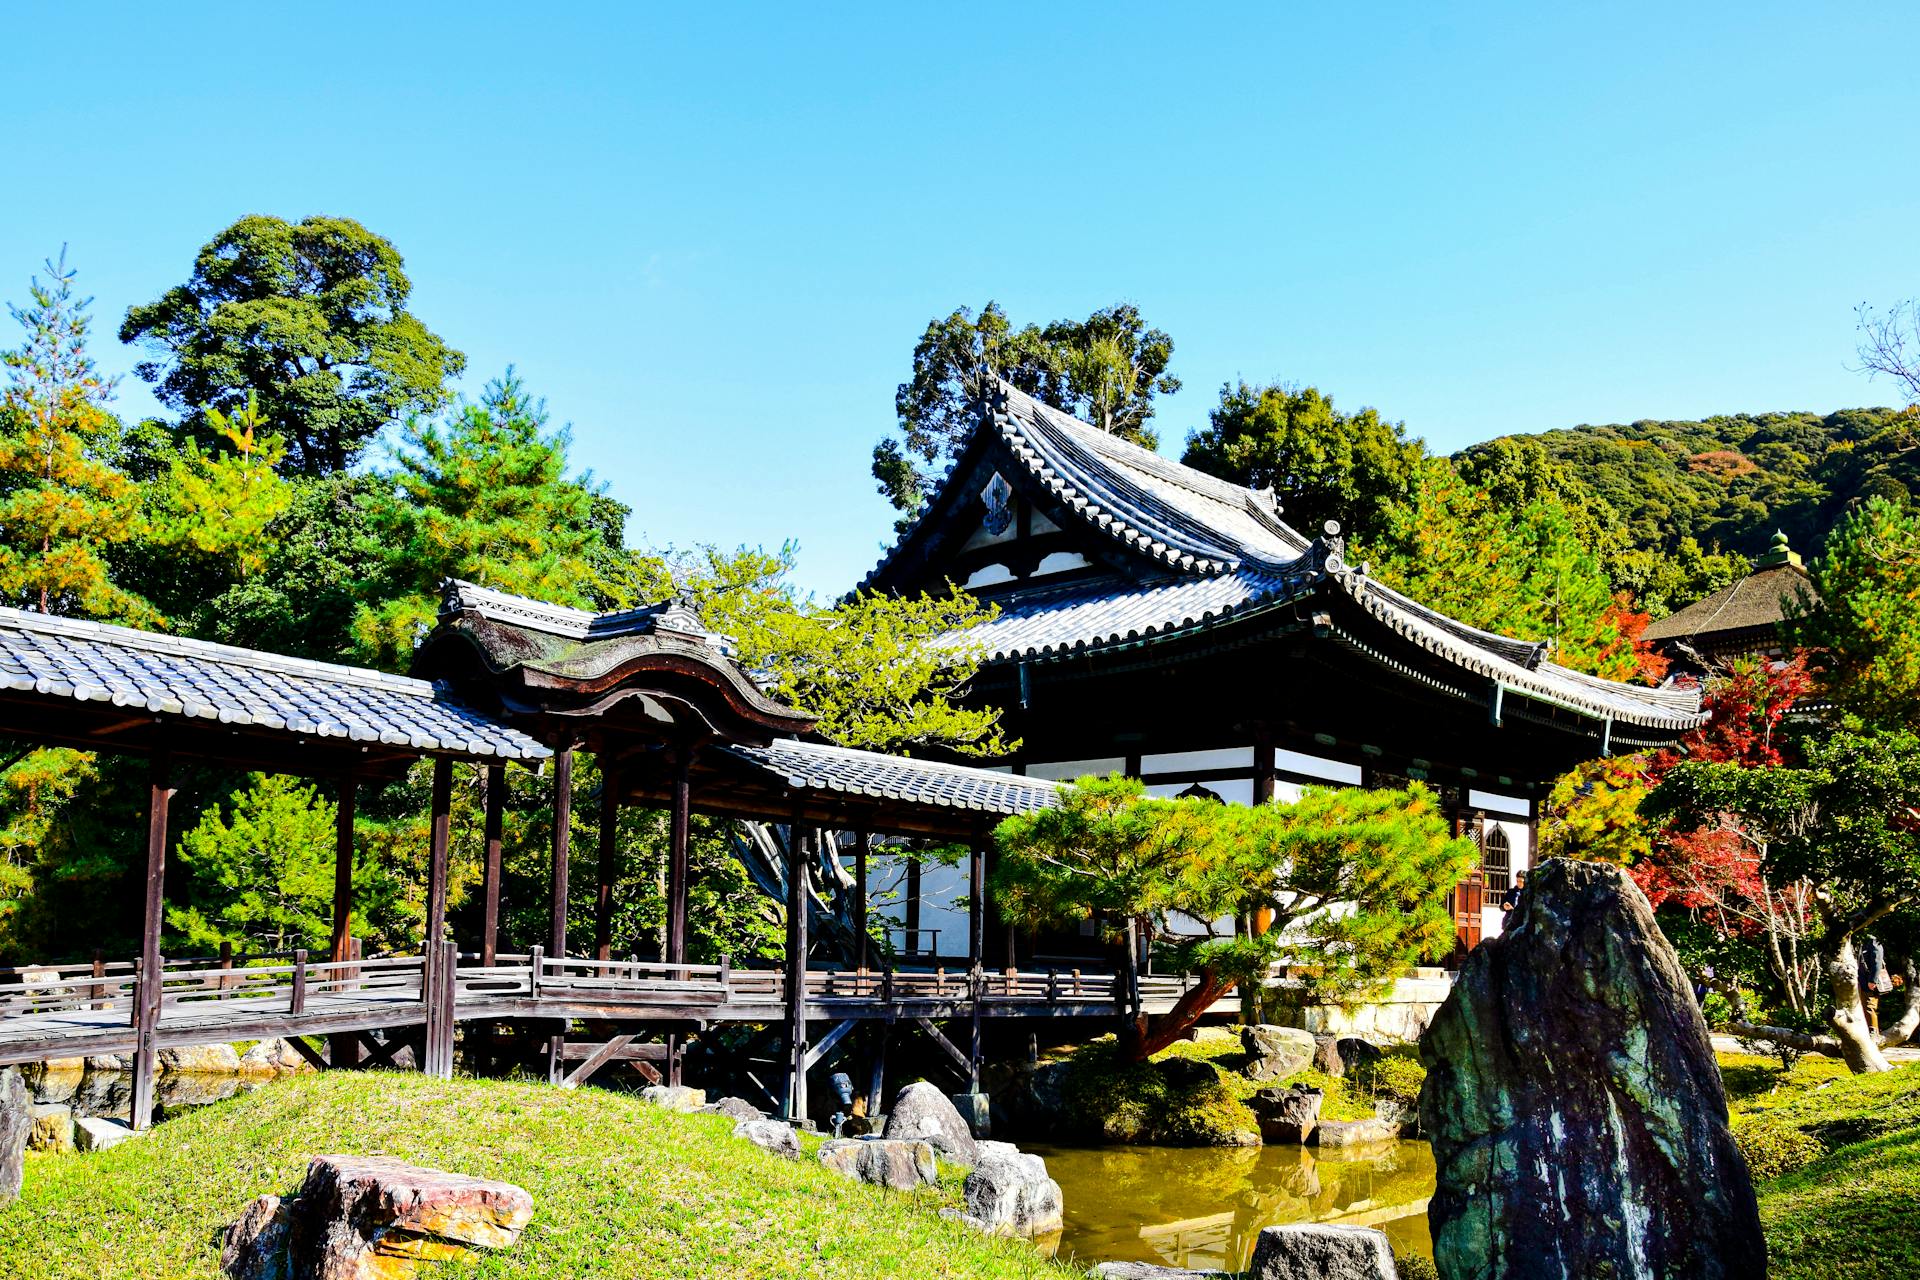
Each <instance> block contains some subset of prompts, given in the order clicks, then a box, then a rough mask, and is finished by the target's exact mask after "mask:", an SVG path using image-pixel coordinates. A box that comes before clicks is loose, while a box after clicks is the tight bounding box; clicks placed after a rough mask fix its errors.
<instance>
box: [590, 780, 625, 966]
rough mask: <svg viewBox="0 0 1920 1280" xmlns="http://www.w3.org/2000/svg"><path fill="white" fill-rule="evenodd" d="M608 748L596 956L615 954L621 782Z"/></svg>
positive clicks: (596, 890) (597, 871) (597, 870)
mask: <svg viewBox="0 0 1920 1280" xmlns="http://www.w3.org/2000/svg"><path fill="white" fill-rule="evenodd" d="M615 770H616V766H615V764H614V762H613V758H612V756H611V754H610V753H608V752H604V751H603V752H601V753H600V849H599V853H598V855H597V856H596V857H595V858H594V887H593V958H594V959H596V960H611V959H612V958H613V886H614V882H615V881H616V880H618V879H619V876H620V786H619V781H618V779H617V777H616V773H615Z"/></svg>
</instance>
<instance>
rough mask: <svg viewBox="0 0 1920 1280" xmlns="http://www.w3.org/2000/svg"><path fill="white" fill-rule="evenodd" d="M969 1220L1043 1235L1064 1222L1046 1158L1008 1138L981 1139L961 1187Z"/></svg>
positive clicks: (1000, 1231)
mask: <svg viewBox="0 0 1920 1280" xmlns="http://www.w3.org/2000/svg"><path fill="white" fill-rule="evenodd" d="M961 1195H962V1197H963V1198H964V1199H965V1201H966V1206H967V1213H966V1216H967V1218H968V1220H969V1221H971V1222H972V1223H973V1224H974V1225H976V1226H978V1227H979V1228H980V1229H981V1230H983V1231H988V1232H991V1233H992V1234H994V1235H1010V1236H1044V1235H1049V1234H1053V1233H1056V1232H1058V1231H1059V1230H1060V1229H1061V1227H1062V1226H1063V1225H1064V1219H1063V1216H1062V1215H1063V1212H1064V1207H1063V1204H1062V1201H1061V1198H1060V1184H1059V1183H1057V1182H1055V1181H1054V1180H1053V1179H1052V1178H1050V1177H1048V1176H1047V1162H1046V1161H1045V1160H1042V1159H1041V1158H1040V1157H1039V1156H1036V1155H1032V1154H1030V1153H1028V1152H1024V1151H1021V1150H1020V1149H1019V1148H1017V1147H1015V1146H1014V1145H1013V1144H1012V1143H1010V1142H982V1143H980V1144H979V1159H978V1161H977V1162H976V1163H975V1164H974V1166H973V1169H972V1171H971V1172H969V1173H968V1174H967V1180H966V1182H965V1183H964V1184H963V1185H962V1187H961Z"/></svg>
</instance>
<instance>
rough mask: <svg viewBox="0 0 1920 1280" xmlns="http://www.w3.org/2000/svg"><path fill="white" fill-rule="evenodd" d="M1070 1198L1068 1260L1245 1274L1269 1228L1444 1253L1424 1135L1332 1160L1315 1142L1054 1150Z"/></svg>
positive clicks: (1050, 1155)
mask: <svg viewBox="0 0 1920 1280" xmlns="http://www.w3.org/2000/svg"><path fill="white" fill-rule="evenodd" d="M1031 1150H1032V1151H1033V1152H1034V1154H1036V1155H1040V1156H1044V1157H1046V1161H1047V1172H1048V1173H1050V1174H1052V1175H1053V1177H1054V1179H1055V1180H1056V1181H1058V1182H1059V1183H1060V1190H1061V1194H1062V1196H1063V1198H1064V1199H1065V1201H1066V1220H1067V1221H1066V1231H1065V1233H1064V1234H1063V1236H1062V1238H1061V1241H1060V1254H1061V1256H1062V1257H1071V1258H1074V1259H1077V1260H1078V1261H1080V1262H1081V1263H1084V1264H1091V1263H1094V1262H1110V1261H1131V1262H1154V1263H1159V1264H1160V1265H1162V1266H1169V1267H1194V1268H1197V1269H1203V1270H1221V1271H1240V1270H1243V1269H1245V1267H1246V1266H1247V1264H1248V1262H1249V1261H1250V1260H1251V1258H1252V1254H1253V1244H1254V1240H1255V1238H1256V1237H1257V1236H1258V1235H1259V1233H1260V1229H1261V1228H1262V1227H1272V1226H1278V1225H1280V1224H1282V1223H1289V1222H1340V1223H1345V1224H1347V1225H1349V1226H1365V1227H1378V1228H1380V1229H1381V1230H1382V1231H1384V1232H1386V1233H1387V1237H1388V1238H1389V1239H1390V1240H1392V1241H1393V1248H1394V1252H1396V1253H1419V1254H1425V1255H1427V1256H1429V1257H1431V1256H1432V1254H1433V1240H1432V1237H1431V1236H1430V1235H1429V1234H1428V1232H1427V1200H1428V1198H1429V1197H1431V1196H1432V1195H1433V1182H1434V1169H1433V1152H1432V1151H1431V1150H1429V1149H1428V1147H1427V1144H1426V1143H1424V1142H1400V1143H1396V1144H1394V1145H1393V1146H1391V1147H1380V1148H1376V1149H1374V1150H1372V1151H1368V1152H1362V1153H1355V1154H1354V1155H1353V1156H1351V1157H1348V1156H1346V1155H1344V1153H1343V1156H1342V1158H1339V1159H1328V1158H1323V1157H1321V1156H1320V1155H1318V1154H1316V1153H1315V1152H1314V1151H1312V1150H1309V1149H1307V1148H1304V1147H1292V1146H1273V1147H1252V1148H1233V1147H1094V1148H1083V1147H1046V1146H1036V1147H1033V1148H1031Z"/></svg>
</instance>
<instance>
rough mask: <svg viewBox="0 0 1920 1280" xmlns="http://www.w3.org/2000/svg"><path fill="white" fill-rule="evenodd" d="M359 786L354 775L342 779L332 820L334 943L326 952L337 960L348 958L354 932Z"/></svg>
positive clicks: (337, 961)
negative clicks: (355, 816) (355, 821)
mask: <svg viewBox="0 0 1920 1280" xmlns="http://www.w3.org/2000/svg"><path fill="white" fill-rule="evenodd" d="M357 789H358V788H357V787H356V786H355V785H354V781H353V779H352V778H345V779H342V781H341V783H340V805H339V810H338V812H337V814H336V816H335V818H334V823H333V947H332V949H331V950H329V951H328V952H327V956H328V958H329V959H331V960H332V961H333V962H334V963H335V964H343V963H345V962H346V960H347V939H349V938H351V937H352V936H353V808H354V800H355V792H356V791H357Z"/></svg>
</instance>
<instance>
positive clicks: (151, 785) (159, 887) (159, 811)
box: [127, 751, 173, 1129]
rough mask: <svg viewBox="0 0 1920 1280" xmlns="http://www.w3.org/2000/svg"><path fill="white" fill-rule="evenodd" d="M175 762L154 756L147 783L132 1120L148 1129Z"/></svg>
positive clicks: (158, 1011)
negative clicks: (172, 767) (168, 813)
mask: <svg viewBox="0 0 1920 1280" xmlns="http://www.w3.org/2000/svg"><path fill="white" fill-rule="evenodd" d="M170 780H171V779H170V761H169V760H168V759H167V755H166V753H165V752H164V751H162V752H158V753H156V754H155V755H154V757H153V762H152V775H151V777H150V778H149V780H148V787H147V886H146V902H145V908H144V910H143V912H142V914H141V917H140V974H139V977H140V982H139V986H138V988H137V990H136V999H135V1003H134V1024H133V1025H134V1037H133V1042H134V1043H133V1097H132V1101H131V1104H130V1106H129V1110H128V1114H127V1123H129V1124H131V1125H132V1126H133V1127H134V1128H136V1129H145V1128H146V1127H147V1126H148V1125H150V1124H152V1123H153V1077H154V1067H155V1065H156V1059H157V1057H158V1054H157V1052H156V1050H157V1048H158V1045H157V1044H156V1039H157V1036H156V1031H157V1029H158V1027H159V1024H160V988H161V982H162V979H161V973H160V963H161V962H160V922H161V919H162V914H163V906H164V899H165V895H166V879H167V806H168V803H169V802H170V801H171V800H172V799H173V788H172V787H171V786H170V785H169V782H170Z"/></svg>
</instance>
